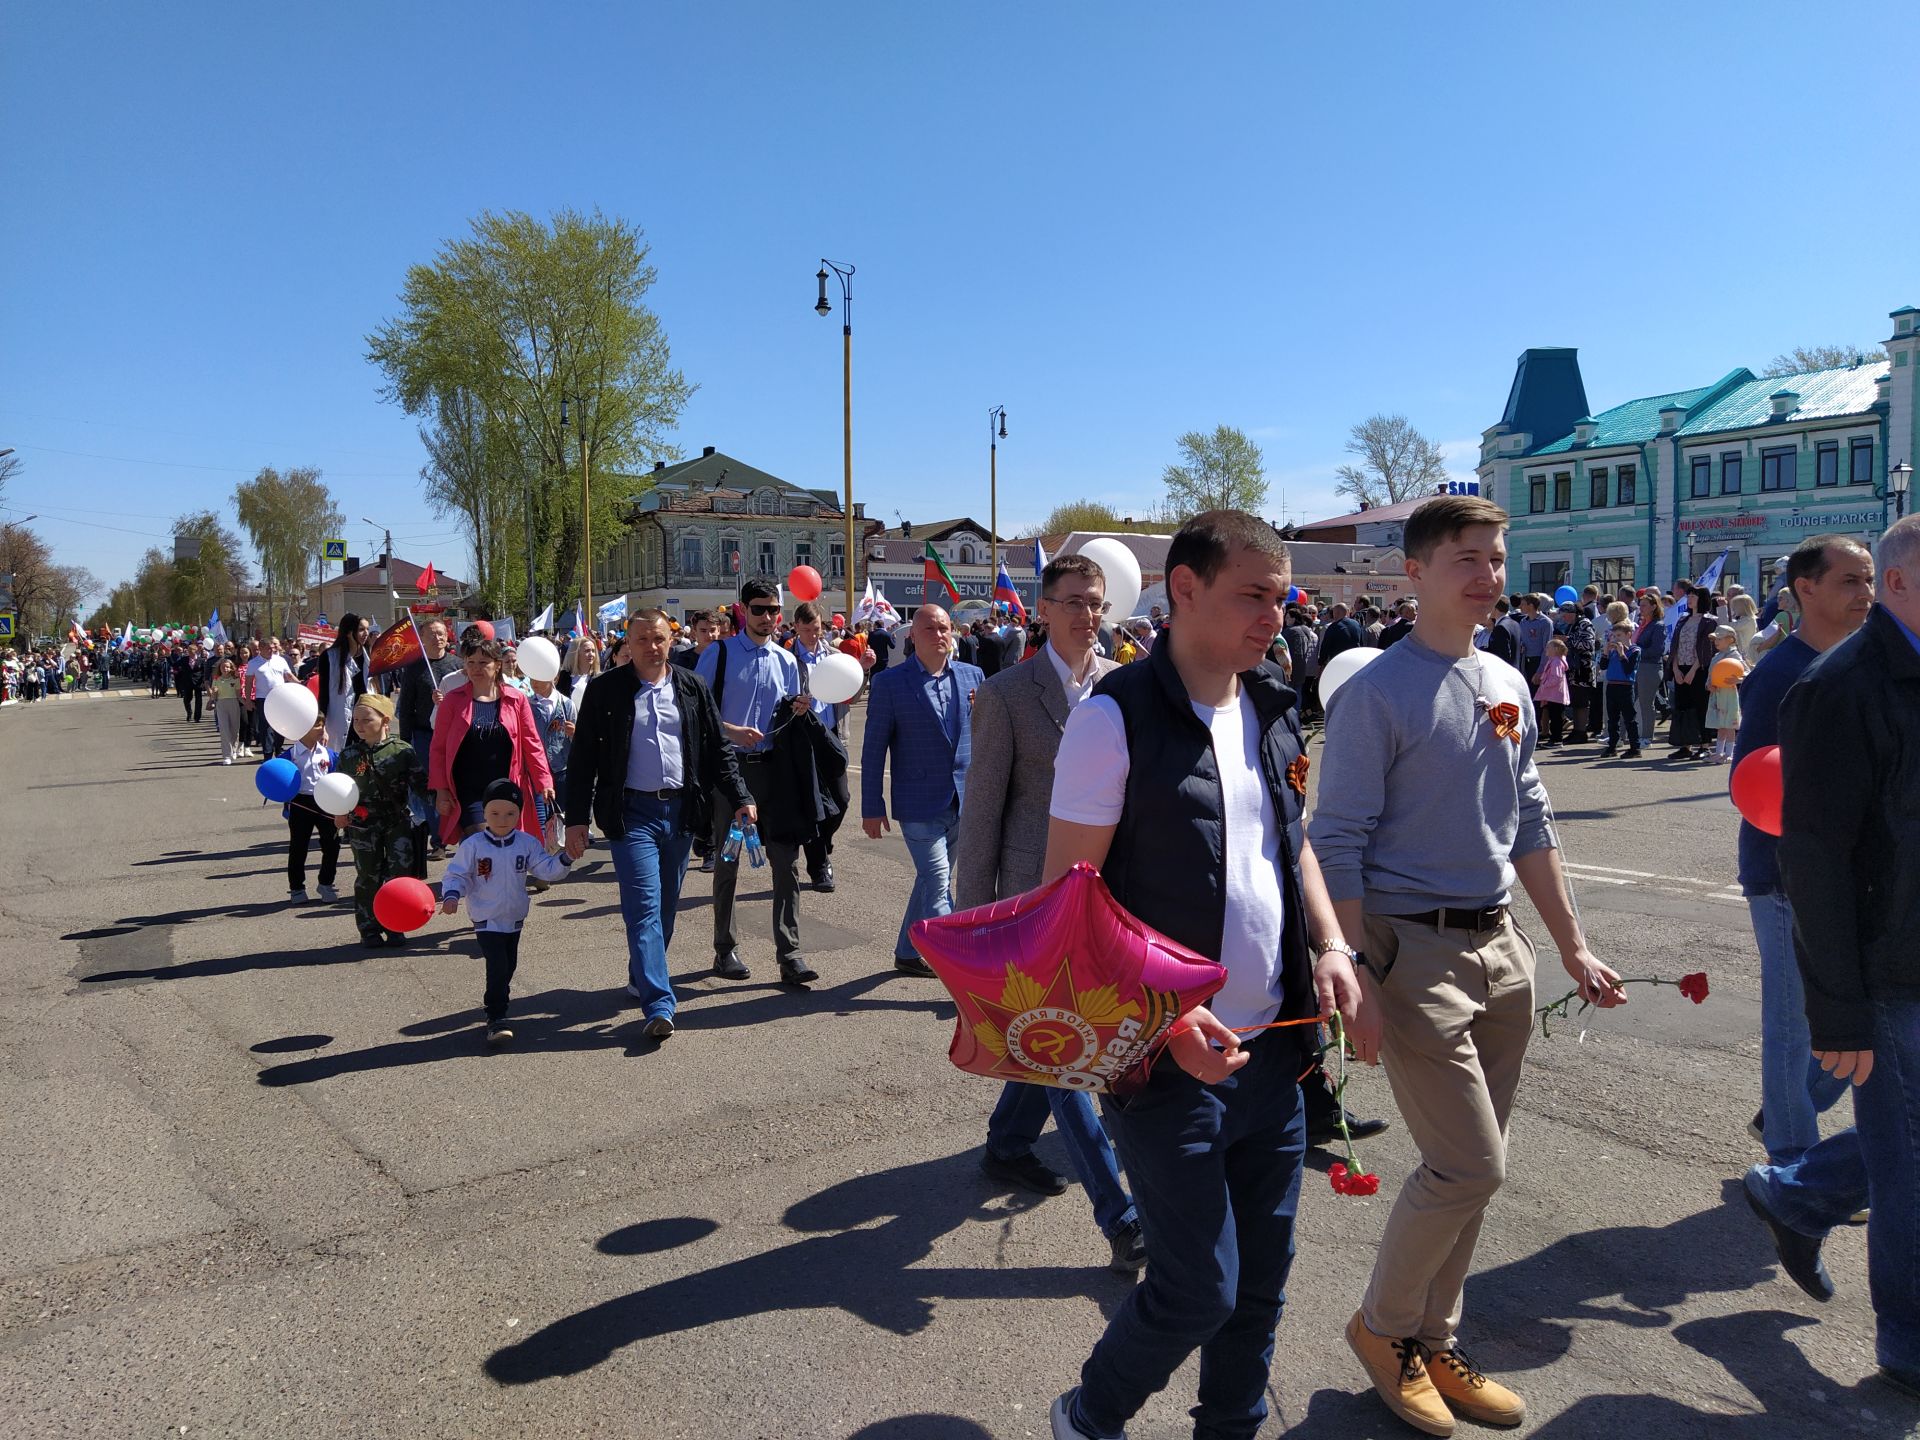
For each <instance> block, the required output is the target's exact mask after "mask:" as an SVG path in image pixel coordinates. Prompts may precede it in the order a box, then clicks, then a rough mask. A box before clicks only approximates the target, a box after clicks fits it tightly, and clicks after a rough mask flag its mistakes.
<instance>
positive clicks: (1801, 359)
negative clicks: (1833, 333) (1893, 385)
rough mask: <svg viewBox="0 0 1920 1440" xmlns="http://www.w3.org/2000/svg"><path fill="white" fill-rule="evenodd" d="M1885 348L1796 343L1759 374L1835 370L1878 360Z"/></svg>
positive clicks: (1793, 373)
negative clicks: (1844, 366)
mask: <svg viewBox="0 0 1920 1440" xmlns="http://www.w3.org/2000/svg"><path fill="white" fill-rule="evenodd" d="M1885 358H1886V352H1885V351H1884V350H1882V349H1881V348H1880V347H1879V346H1878V345H1796V346H1794V347H1793V349H1791V350H1788V351H1785V352H1783V353H1782V354H1779V355H1776V356H1774V357H1773V359H1772V361H1771V362H1769V363H1768V365H1767V368H1766V369H1764V370H1762V371H1761V372H1760V373H1761V375H1762V376H1774V375H1798V374H1799V373H1800V372H1801V371H1803V370H1838V369H1839V368H1840V367H1841V366H1843V365H1857V364H1860V363H1861V362H1863V361H1873V360H1881V359H1885Z"/></svg>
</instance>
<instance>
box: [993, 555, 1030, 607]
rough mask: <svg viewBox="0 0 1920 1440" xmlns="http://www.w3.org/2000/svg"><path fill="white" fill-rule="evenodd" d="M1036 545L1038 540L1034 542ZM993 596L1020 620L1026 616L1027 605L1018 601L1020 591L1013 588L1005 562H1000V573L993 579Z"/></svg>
mask: <svg viewBox="0 0 1920 1440" xmlns="http://www.w3.org/2000/svg"><path fill="white" fill-rule="evenodd" d="M1034 543H1035V545H1036V547H1037V546H1038V544H1039V542H1038V541H1035V542H1034ZM993 598H994V600H995V602H996V603H998V604H1001V605H1005V606H1006V607H1007V609H1009V610H1011V611H1012V612H1013V613H1014V614H1015V615H1017V616H1018V617H1019V618H1020V619H1021V620H1025V619H1026V618H1027V607H1026V606H1024V605H1022V604H1021V603H1020V592H1019V591H1018V590H1016V589H1014V588H1013V579H1012V577H1011V576H1009V575H1008V574H1007V562H1006V561H1004V560H1002V561H1001V562H1000V573H999V574H998V575H996V576H994V579H993Z"/></svg>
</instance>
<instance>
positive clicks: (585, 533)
mask: <svg viewBox="0 0 1920 1440" xmlns="http://www.w3.org/2000/svg"><path fill="white" fill-rule="evenodd" d="M568 398H569V397H567V396H565V395H562V396H561V397H560V424H561V427H562V428H563V429H564V428H565V426H566V423H567V400H568ZM571 398H572V400H573V403H574V404H575V405H578V406H579V407H580V408H581V410H583V411H584V410H585V409H586V408H587V406H586V402H585V401H584V400H582V399H581V398H580V397H579V396H578V395H575V396H573V397H571ZM589 448H590V442H589V441H588V439H587V422H586V419H585V417H584V416H583V417H582V418H581V421H580V590H581V594H582V595H583V596H584V597H585V605H584V606H583V608H582V610H581V614H580V618H581V620H582V622H583V623H585V624H588V625H592V624H593V621H592V620H590V619H588V618H587V617H588V616H591V615H593V614H594V609H593V512H592V511H591V510H590V509H589V508H588V499H589V495H590V482H589V481H588V478H587V451H588V449H589ZM529 603H531V602H529ZM527 619H528V620H532V619H533V617H532V616H531V615H529V616H528V617H527Z"/></svg>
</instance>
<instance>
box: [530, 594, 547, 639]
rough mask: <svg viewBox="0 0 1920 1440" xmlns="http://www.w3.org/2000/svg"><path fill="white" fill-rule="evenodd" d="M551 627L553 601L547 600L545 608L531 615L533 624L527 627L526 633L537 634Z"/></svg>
mask: <svg viewBox="0 0 1920 1440" xmlns="http://www.w3.org/2000/svg"><path fill="white" fill-rule="evenodd" d="M552 628H553V602H552V601H551V600H549V601H548V602H547V608H546V609H544V610H542V611H541V612H540V613H539V614H538V615H536V616H534V617H533V624H531V625H529V626H528V627H527V633H528V634H529V635H538V634H539V633H540V632H541V631H542V630H551V629H552Z"/></svg>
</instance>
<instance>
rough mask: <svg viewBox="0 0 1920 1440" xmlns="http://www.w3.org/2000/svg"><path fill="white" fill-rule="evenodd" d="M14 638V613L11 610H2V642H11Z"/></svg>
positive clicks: (0, 634)
mask: <svg viewBox="0 0 1920 1440" xmlns="http://www.w3.org/2000/svg"><path fill="white" fill-rule="evenodd" d="M12 638H13V612H12V611H11V610H0V640H11V639H12Z"/></svg>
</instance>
